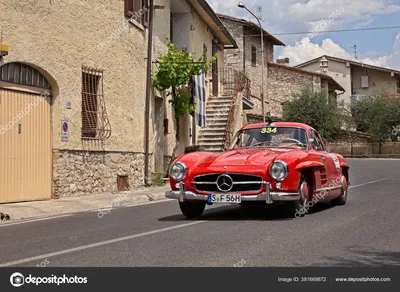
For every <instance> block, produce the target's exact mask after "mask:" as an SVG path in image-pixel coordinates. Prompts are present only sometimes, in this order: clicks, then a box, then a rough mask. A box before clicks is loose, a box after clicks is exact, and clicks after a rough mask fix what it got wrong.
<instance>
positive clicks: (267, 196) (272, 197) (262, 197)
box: [165, 185, 300, 204]
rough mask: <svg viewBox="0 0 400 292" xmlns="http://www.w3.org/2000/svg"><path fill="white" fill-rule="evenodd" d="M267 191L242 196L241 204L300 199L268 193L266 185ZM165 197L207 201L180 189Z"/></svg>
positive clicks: (168, 192) (278, 193)
mask: <svg viewBox="0 0 400 292" xmlns="http://www.w3.org/2000/svg"><path fill="white" fill-rule="evenodd" d="M267 186H268V187H267V191H266V192H263V193H260V194H258V195H242V198H241V199H242V202H251V201H253V202H256V201H258V202H266V203H267V204H272V203H273V202H274V201H297V200H299V199H300V194H299V193H287V192H270V191H269V189H270V188H269V185H267ZM221 194H222V193H221ZM165 196H166V197H167V198H168V199H176V200H179V202H184V201H191V200H197V201H208V196H207V195H200V194H196V193H194V192H191V191H185V190H184V188H181V189H180V190H179V191H167V192H165Z"/></svg>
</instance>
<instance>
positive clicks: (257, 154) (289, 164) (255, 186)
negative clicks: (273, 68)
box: [165, 122, 349, 219]
mask: <svg viewBox="0 0 400 292" xmlns="http://www.w3.org/2000/svg"><path fill="white" fill-rule="evenodd" d="M169 181H170V185H171V189H172V190H171V191H168V192H166V194H165V195H166V197H167V198H170V199H177V200H178V201H179V206H180V209H181V211H182V213H183V215H185V216H186V217H187V218H190V219H194V218H199V217H200V216H201V215H202V214H203V212H204V210H205V207H206V205H212V204H217V203H218V204H219V203H229V204H240V205H242V206H243V205H251V204H256V203H265V204H275V205H281V204H284V206H283V207H284V208H283V210H284V212H287V215H289V216H291V217H301V216H302V215H304V214H305V213H307V211H308V209H309V208H310V207H311V206H312V205H314V204H315V203H317V202H320V201H331V202H333V203H334V204H336V205H344V204H345V203H346V200H347V191H348V186H349V165H348V164H347V163H346V161H345V159H344V158H343V157H342V156H341V155H339V154H335V153H328V152H327V151H326V148H325V145H324V143H323V141H322V139H321V137H320V135H319V134H318V133H317V131H316V130H314V129H313V128H312V127H310V126H308V125H305V124H301V123H288V122H276V123H270V124H268V123H267V124H264V123H262V124H251V125H246V126H244V127H243V128H242V129H240V130H239V131H238V133H237V134H236V135H235V136H234V138H233V140H232V143H231V145H230V147H229V148H228V149H227V150H226V151H224V152H222V153H216V152H192V153H188V154H185V155H183V156H181V157H179V158H178V159H176V160H175V161H174V162H173V163H172V165H171V167H170V169H169Z"/></svg>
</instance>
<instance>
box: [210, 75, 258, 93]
mask: <svg viewBox="0 0 400 292" xmlns="http://www.w3.org/2000/svg"><path fill="white" fill-rule="evenodd" d="M209 74H210V75H209V76H211V77H212V82H211V84H210V86H211V88H212V93H213V95H215V96H224V95H225V96H233V95H235V92H237V91H239V92H242V97H244V98H246V99H250V96H251V81H250V79H249V78H247V77H246V76H245V75H244V74H243V73H242V72H240V71H238V70H235V69H234V68H231V67H222V68H218V70H215V71H214V70H210V71H209ZM237 86H239V88H238V87H237Z"/></svg>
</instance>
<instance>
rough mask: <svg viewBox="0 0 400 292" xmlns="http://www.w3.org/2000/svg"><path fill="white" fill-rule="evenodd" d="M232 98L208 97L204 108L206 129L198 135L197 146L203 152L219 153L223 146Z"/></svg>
mask: <svg viewBox="0 0 400 292" xmlns="http://www.w3.org/2000/svg"><path fill="white" fill-rule="evenodd" d="M232 101H233V96H210V97H209V99H208V101H207V108H206V120H207V125H206V128H204V129H201V130H200V131H199V134H198V138H197V144H198V145H199V146H201V147H202V148H203V149H204V150H205V151H212V152H221V151H223V147H224V145H225V134H226V124H227V122H228V115H229V110H230V108H231V104H232Z"/></svg>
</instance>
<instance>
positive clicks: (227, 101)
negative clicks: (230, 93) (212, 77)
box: [207, 99, 232, 105]
mask: <svg viewBox="0 0 400 292" xmlns="http://www.w3.org/2000/svg"><path fill="white" fill-rule="evenodd" d="M231 103H232V99H209V100H208V101H207V104H224V105H230V104H231Z"/></svg>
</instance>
